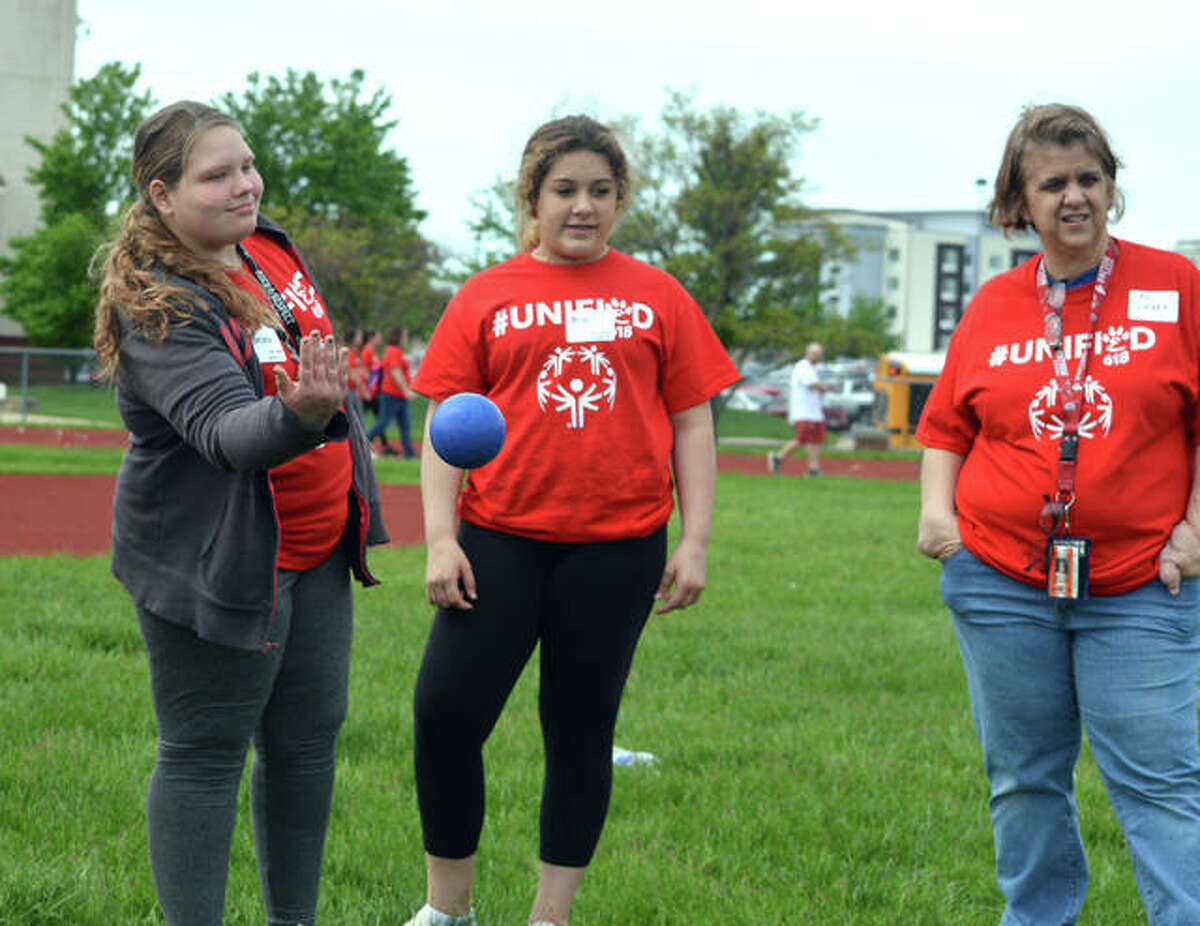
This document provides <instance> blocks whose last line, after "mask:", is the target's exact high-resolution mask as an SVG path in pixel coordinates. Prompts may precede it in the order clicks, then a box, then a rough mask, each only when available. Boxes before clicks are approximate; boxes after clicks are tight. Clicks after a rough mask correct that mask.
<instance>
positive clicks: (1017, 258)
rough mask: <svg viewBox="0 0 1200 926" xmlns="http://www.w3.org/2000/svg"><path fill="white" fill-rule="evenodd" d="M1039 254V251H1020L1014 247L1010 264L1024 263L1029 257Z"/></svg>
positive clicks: (1012, 265)
mask: <svg viewBox="0 0 1200 926" xmlns="http://www.w3.org/2000/svg"><path fill="white" fill-rule="evenodd" d="M1037 254H1038V252H1037V251H1018V250H1016V249H1014V250H1013V252H1012V263H1011V264H1009V266H1010V267H1015V266H1017V264H1023V263H1025V261H1027V260H1029V258H1031V257H1037Z"/></svg>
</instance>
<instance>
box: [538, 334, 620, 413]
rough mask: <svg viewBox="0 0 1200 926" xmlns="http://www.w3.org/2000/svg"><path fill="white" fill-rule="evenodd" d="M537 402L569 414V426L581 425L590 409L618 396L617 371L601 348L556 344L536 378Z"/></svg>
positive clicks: (594, 410)
mask: <svg viewBox="0 0 1200 926" xmlns="http://www.w3.org/2000/svg"><path fill="white" fill-rule="evenodd" d="M537 397H538V406H539V407H540V408H541V410H542V411H543V412H545V411H546V410H547V407H549V406H553V410H554V411H556V412H559V413H562V412H566V413H567V415H568V419H567V427H568V428H582V427H583V426H584V423H585V416H586V415H587V413H588V412H596V411H599V410H600V409H601V407H602V406H603V405H604V404H607V405H608V407H609V408H610V409H611V408H612V407H613V403H614V402H616V400H617V373H616V371H615V370H614V369H613V368H612V364H611V363H609V362H608V358H607V357H606V356H604V352H603V351H602V350H600V348H598V347H595V346H591V347H556V348H555V349H554V353H552V354H551V355H550V356H549V357H548V358H547V359H546V362H545V363H544V364H542V372H541V373H539V374H538V379H537Z"/></svg>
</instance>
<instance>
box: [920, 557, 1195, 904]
mask: <svg viewBox="0 0 1200 926" xmlns="http://www.w3.org/2000/svg"><path fill="white" fill-rule="evenodd" d="M941 591H942V597H943V598H944V599H945V602H946V605H947V607H949V609H950V613H951V616H952V617H953V619H954V628H955V632H956V633H957V635H958V643H959V648H960V650H961V651H962V658H963V665H964V667H965V669H966V675H967V688H968V691H969V693H970V697H971V713H972V716H973V718H974V721H975V729H976V732H977V733H978V734H979V740H980V743H981V744H982V746H983V755H984V763H985V765H986V768H987V774H988V778H989V780H990V781H991V801H990V807H991V815H992V828H993V832H994V836H995V841H996V874H997V878H998V880H999V882H1000V889H1001V890H1002V891H1003V892H1004V896H1005V898H1006V899H1007V905H1006V907H1005V910H1004V916H1003V918H1002V919H1001V924H1002V926H1017V924H1030V926H1033V924H1037V926H1049V924H1055V926H1057V924H1063V923H1074V922H1075V920H1076V918H1077V917H1078V916H1079V911H1080V908H1081V907H1082V906H1083V897H1084V892H1085V891H1086V889H1087V882H1088V869H1087V859H1086V857H1085V855H1084V851H1083V843H1082V841H1081V839H1080V835H1079V825H1078V819H1077V814H1076V806H1075V796H1074V787H1073V781H1074V768H1075V762H1076V760H1077V759H1078V758H1079V749H1080V739H1081V732H1080V731H1081V727H1080V723H1081V721H1082V724H1083V725H1084V726H1086V728H1087V732H1088V739H1089V741H1090V743H1091V746H1092V751H1093V753H1094V755H1095V757H1096V764H1097V766H1099V769H1100V773H1101V775H1102V776H1103V778H1104V783H1105V786H1106V788H1107V790H1108V795H1109V799H1110V800H1111V802H1112V805H1113V809H1114V810H1115V811H1116V814H1117V818H1118V820H1119V821H1120V823H1121V828H1122V829H1123V830H1124V833H1125V838H1126V841H1127V843H1128V846H1129V853H1130V856H1131V857H1132V859H1133V868H1134V874H1135V875H1136V876H1137V882H1138V890H1139V892H1140V893H1141V897H1142V904H1143V905H1144V906H1145V908H1146V913H1147V914H1148V916H1149V918H1150V922H1151V923H1153V924H1156V926H1157V924H1174V926H1183V924H1200V749H1198V746H1197V714H1196V701H1197V689H1196V683H1197V674H1198V671H1200V588H1198V583H1197V580H1195V579H1185V580H1184V581H1183V583H1182V587H1181V589H1180V593H1179V596H1178V597H1177V598H1173V597H1172V596H1171V595H1169V594H1168V593H1167V591H1166V589H1165V588H1164V586H1163V585H1162V583H1161V582H1159V581H1158V580H1157V579H1155V580H1154V581H1151V582H1148V583H1147V584H1145V585H1143V586H1141V587H1139V588H1137V589H1134V590H1133V591H1131V592H1126V593H1125V594H1122V595H1111V596H1097V597H1092V598H1085V599H1082V600H1080V601H1074V602H1056V601H1053V600H1051V599H1050V598H1049V597H1047V595H1046V592H1045V589H1043V588H1041V587H1037V586H1032V585H1026V584H1025V583H1023V582H1017V581H1015V580H1013V579H1010V578H1009V577H1007V576H1005V575H1004V574H1002V573H1000V572H998V571H997V570H995V569H993V568H992V567H990V566H987V565H985V564H984V563H982V562H980V561H979V560H978V559H976V558H975V557H974V556H973V555H972V554H971V553H970V552H969V551H968V550H965V549H963V550H960V551H958V552H957V553H955V554H954V555H953V556H951V557H950V558H949V559H948V560H946V562H945V564H944V565H943V567H942V577H941Z"/></svg>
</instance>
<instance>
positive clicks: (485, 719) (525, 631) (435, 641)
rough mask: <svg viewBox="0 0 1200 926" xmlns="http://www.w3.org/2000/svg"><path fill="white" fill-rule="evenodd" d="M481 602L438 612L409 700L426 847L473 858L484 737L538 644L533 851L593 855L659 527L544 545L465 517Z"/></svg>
mask: <svg viewBox="0 0 1200 926" xmlns="http://www.w3.org/2000/svg"><path fill="white" fill-rule="evenodd" d="M459 542H460V544H461V545H462V548H463V550H464V552H465V553H466V555H467V558H468V559H469V560H470V562H471V568H472V570H473V571H474V573H475V580H476V583H477V587H478V593H479V597H478V600H477V601H476V602H475V607H474V608H473V609H472V610H470V611H455V610H450V609H446V608H439V609H438V612H437V615H436V617H435V618H434V621H433V627H432V629H431V630H430V633H429V642H428V643H427V644H426V647H425V656H424V659H423V660H422V662H421V671H420V674H419V675H418V676H417V687H416V695H415V698H414V703H413V713H414V716H415V746H416V750H415V752H416V756H415V762H416V779H417V800H418V803H419V805H420V810H421V825H422V827H423V829H424V833H425V849H426V851H427V852H429V853H430V854H431V855H435V856H438V857H440V858H466V857H467V856H469V855H472V854H474V852H475V850H476V848H477V847H478V845H479V834H480V831H481V830H482V828H483V806H484V781H483V755H482V751H483V744H484V742H485V741H486V740H487V738H488V735H489V734H490V733H491V732H492V727H493V726H494V725H495V723H496V720H497V719H498V718H499V716H500V711H501V710H502V709H503V708H504V703H505V701H507V700H508V696H509V693H510V692H511V691H512V689H513V686H514V685H515V684H516V682H517V679H518V678H519V677H520V674H521V670H522V669H523V668H524V667H525V663H526V662H528V661H529V657H530V656H531V655H532V654H533V648H534V646H535V645H537V643H538V641H539V640H540V641H541V645H542V652H541V679H540V690H539V695H538V710H539V714H540V716H541V721H542V739H543V742H544V745H545V751H546V775H545V784H544V786H543V790H542V809H541V818H540V819H541V858H542V860H543V861H545V862H549V863H551V864H554V865H569V866H575V867H582V866H585V865H587V864H588V862H589V861H591V858H592V853H593V852H594V851H595V849H596V843H597V842H598V841H599V839H600V831H601V830H602V829H603V827H604V818H605V815H606V814H607V813H608V802H609V795H610V793H611V791H612V741H613V728H614V727H615V726H616V721H617V709H618V707H619V706H620V703H621V692H622V690H623V689H624V687H625V680H626V678H627V677H628V675H629V668H630V665H631V664H632V662H633V653H634V649H635V648H636V647H637V642H638V638H639V637H640V636H641V632H642V628H643V627H644V626H645V623H646V618H647V617H648V616H649V613H650V608H651V606H652V604H653V600H654V592H655V590H656V589H657V588H658V583H659V581H660V580H661V578H662V571H663V566H664V564H665V560H666V529H665V528H662V529H660V530H658V531H655V532H654V533H653V534H651V535H650V536H648V537H640V538H635V539H631V540H617V541H611V542H607V543H548V542H545V541H539V540H530V539H528V538H524V537H515V536H512V535H510V534H502V533H499V532H497V531H491V530H486V529H484V528H481V527H477V526H476V525H473V524H468V523H466V522H464V523H463V525H462V527H461V529H460V531H459Z"/></svg>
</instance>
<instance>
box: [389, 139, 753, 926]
mask: <svg viewBox="0 0 1200 926" xmlns="http://www.w3.org/2000/svg"><path fill="white" fill-rule="evenodd" d="M518 196H519V203H520V208H521V212H522V218H523V224H524V229H523V240H522V245H523V248H524V250H523V251H522V253H520V254H518V255H517V256H516V257H514V258H512V259H510V260H508V261H505V262H504V263H502V264H499V265H497V266H495V267H492V268H490V269H488V270H486V271H484V272H483V273H481V274H478V275H477V276H475V277H473V278H472V279H471V280H469V281H468V282H467V283H466V284H465V285H464V286H463V287H462V289H461V290H460V291H459V292H458V294H457V295H456V296H455V297H454V299H453V300H452V301H451V303H450V305H449V306H448V307H447V309H446V311H445V313H444V315H443V316H442V319H441V321H440V322H439V323H438V326H437V330H436V331H435V332H434V334H433V337H432V339H431V340H430V343H429V346H428V349H427V350H426V352H425V355H424V357H423V359H422V362H421V366H420V369H419V370H418V372H417V376H416V380H415V382H414V388H415V389H416V391H418V392H421V393H423V394H424V395H427V396H429V398H430V400H431V402H430V408H429V413H428V414H427V415H426V419H425V420H426V427H427V428H428V422H429V421H430V419H431V418H432V416H433V413H434V411H435V409H436V407H437V403H438V402H440V401H442V400H444V399H446V398H447V397H449V396H450V395H453V394H454V393H457V392H463V391H474V392H481V393H485V394H486V395H488V396H489V397H490V398H491V399H492V400H493V401H495V402H496V404H497V405H498V406H499V407H500V409H501V411H502V412H503V413H504V415H505V419H506V425H507V438H506V442H505V446H504V448H503V449H502V450H501V452H500V454H499V455H498V456H497V457H496V459H494V460H493V461H491V462H490V463H488V464H487V465H486V466H483V467H481V468H479V469H476V470H472V471H471V472H470V473H469V474H468V476H467V481H466V485H465V487H463V488H462V491H461V492H460V487H461V484H462V480H463V473H462V471H461V470H458V469H455V468H453V467H451V466H450V465H448V464H446V463H445V462H443V461H442V460H441V459H439V458H438V457H437V455H436V454H435V453H434V452H433V450H432V445H431V443H430V441H429V435H428V430H427V431H426V435H425V438H426V439H425V442H424V445H423V447H422V460H421V486H422V496H423V499H424V508H425V533H426V541H427V545H428V558H427V565H426V593H427V595H428V598H429V600H430V601H431V602H432V603H433V604H435V605H437V606H438V611H437V615H436V617H435V619H434V624H433V627H432V630H431V632H430V636H429V642H428V644H427V647H426V651H425V656H424V660H423V662H422V665H421V670H420V674H419V677H418V679H417V686H416V698H415V708H414V710H415V719H416V729H415V749H416V772H417V793H418V800H419V803H420V809H421V821H422V826H423V828H424V833H425V848H426V864H427V872H428V879H429V880H428V903H427V904H426V906H425V907H423V908H422V910H421V911H420V912H419V913H418V914H417V916H416V917H414V919H412V920H411V921H410V924H419V926H428V924H439V923H448V922H449V923H453V922H473V916H472V914H471V913H470V897H471V882H472V876H473V872H474V859H475V851H476V847H477V845H478V840H479V834H480V830H481V828H482V824H483V787H484V785H483V765H482V760H481V749H482V746H483V743H484V741H485V740H486V739H487V737H488V734H489V733H490V731H491V729H492V726H493V724H494V723H495V722H496V719H497V717H498V716H499V714H500V711H501V710H502V709H503V707H504V703H505V701H506V699H507V697H508V695H509V692H510V691H511V689H512V686H513V684H514V683H515V682H516V679H517V678H518V676H519V675H520V673H521V670H522V668H523V667H524V665H525V663H526V662H527V661H528V659H529V657H530V655H531V654H532V652H533V649H534V647H535V646H537V645H538V644H539V643H540V645H541V659H540V663H541V694H540V705H541V711H540V714H541V720H542V730H543V739H544V742H545V746H546V783H545V790H544V792H543V804H542V813H541V860H542V861H541V869H540V877H539V881H538V889H537V896H536V899H535V900H534V903H533V911H532V914H531V916H530V920H531V921H533V922H542V923H551V922H553V923H565V922H566V921H567V914H568V911H569V909H570V905H571V901H572V898H573V897H574V894H575V891H576V888H577V887H578V885H579V881H580V878H581V876H582V874H583V871H584V868H585V867H586V866H587V864H588V862H589V861H590V860H591V857H592V853H593V852H594V850H595V846H596V843H597V841H598V839H599V836H600V830H601V827H602V826H603V823H604V817H605V814H606V810H607V806H608V798H609V793H610V790H611V783H612V745H613V727H614V725H615V722H616V716H617V708H618V705H619V704H620V700H621V692H622V689H623V688H624V684H625V679H626V677H627V675H628V672H629V668H630V665H631V662H632V659H633V653H634V650H635V648H636V646H637V641H638V638H639V636H640V634H641V631H642V628H643V625H644V624H645V621H646V619H647V617H648V615H649V612H650V609H651V607H652V605H653V602H654V601H655V600H656V599H657V600H658V601H659V602H660V606H659V609H658V610H659V611H660V612H661V611H670V610H673V609H675V608H684V607H687V606H688V605H691V604H693V603H694V602H695V601H696V600H697V599H698V598H699V597H700V593H701V591H702V590H703V588H704V581H705V563H706V558H707V548H708V535H709V528H710V523H711V513H712V502H713V489H714V484H715V453H714V443H713V429H712V418H711V414H710V411H709V399H710V398H711V397H712V396H713V395H715V394H716V393H717V392H719V391H720V390H721V389H723V388H724V387H725V386H728V385H730V384H731V383H733V382H735V381H736V380H737V378H738V373H737V370H736V368H735V367H734V365H733V364H732V362H730V360H729V358H728V357H727V356H726V354H725V352H724V350H723V349H722V347H721V345H720V343H719V342H718V341H717V338H716V336H715V335H714V334H713V331H712V328H711V327H710V326H709V324H708V322H707V320H706V319H705V318H704V316H703V314H702V313H701V311H700V309H699V307H698V306H697V305H696V303H695V302H694V301H693V300H692V299H691V297H690V296H688V294H687V293H686V292H685V291H684V290H683V288H682V287H681V286H680V285H679V284H678V283H677V282H676V281H675V280H674V279H673V278H672V277H670V276H669V275H668V274H665V273H663V272H662V271H659V270H656V269H654V268H653V267H650V266H648V265H646V264H644V263H642V262H641V261H637V260H634V259H633V258H631V257H629V256H627V255H625V254H621V253H619V252H617V251H614V250H612V249H611V248H610V247H609V245H608V239H609V235H610V233H611V232H612V229H613V225H614V223H615V222H616V220H617V217H618V215H619V214H620V213H621V211H622V210H623V209H624V208H625V207H626V206H627V205H628V203H629V197H630V182H629V169H628V165H627V163H626V160H625V155H624V153H623V152H622V150H621V148H620V146H619V144H618V143H617V141H616V139H615V137H614V136H613V134H612V132H611V131H609V130H608V129H607V128H606V127H604V126H602V125H600V124H599V123H597V122H595V121H594V120H592V119H590V118H588V117H586V116H573V117H569V118H566V119H560V120H557V121H554V122H550V123H547V124H546V125H544V126H542V127H541V128H539V129H538V130H537V131H536V132H535V133H534V134H533V136H532V137H531V138H530V140H529V142H528V144H527V145H526V148H525V153H524V156H523V158H522V163H521V170H520V177H519V180H518ZM672 474H673V475H674V482H675V487H676V488H677V493H678V498H679V508H680V519H681V526H682V529H681V535H680V540H679V544H678V546H677V547H676V548H675V550H674V552H673V553H672V554H671V555H670V557H669V558H668V557H667V553H666V523H667V520H668V519H669V517H670V514H671V511H672V507H673V494H672V488H673V487H672ZM456 500H457V509H456ZM456 512H457V514H458V515H459V516H460V518H461V526H460V527H459V528H458V530H457V533H456V529H455V522H456Z"/></svg>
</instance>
